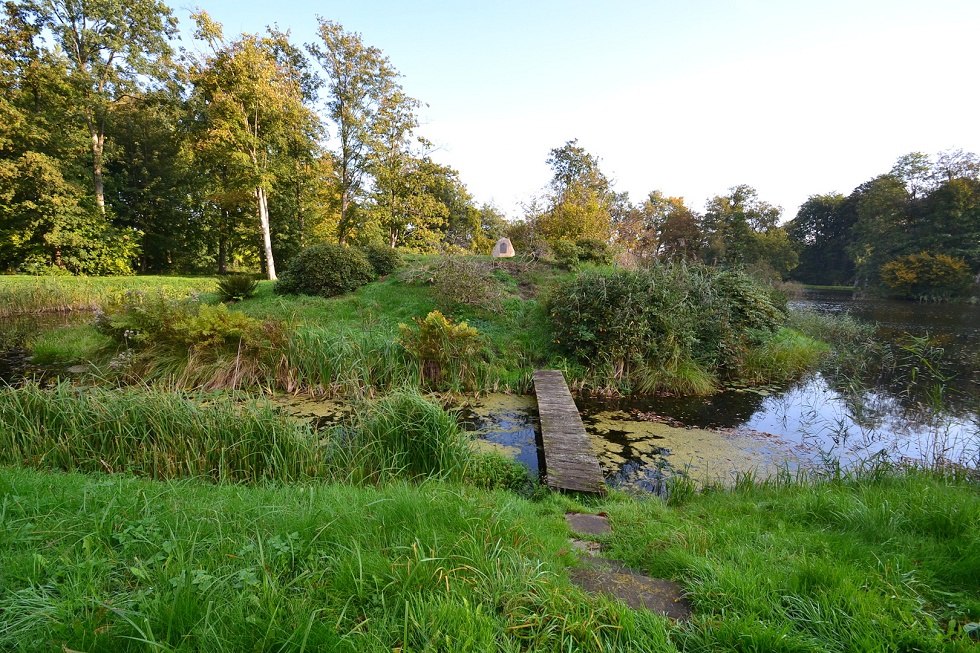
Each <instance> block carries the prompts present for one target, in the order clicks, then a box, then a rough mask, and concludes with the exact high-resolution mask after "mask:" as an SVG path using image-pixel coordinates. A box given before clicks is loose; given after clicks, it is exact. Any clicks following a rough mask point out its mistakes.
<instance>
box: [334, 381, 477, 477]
mask: <svg viewBox="0 0 980 653" xmlns="http://www.w3.org/2000/svg"><path fill="white" fill-rule="evenodd" d="M335 438H336V439H337V440H338V441H339V442H341V443H342V445H341V446H340V449H341V450H342V451H346V452H349V453H348V456H347V462H346V464H345V466H346V467H347V468H348V469H351V470H352V473H353V474H355V475H356V477H357V478H358V479H359V480H372V481H378V480H387V479H390V478H398V477H401V478H410V479H414V478H428V477H456V478H459V477H461V476H462V474H463V471H464V470H465V468H466V466H467V465H468V464H469V463H470V462H471V461H472V458H473V454H472V452H471V451H470V448H469V446H468V445H467V437H466V435H465V434H464V433H463V431H462V430H461V429H460V427H459V424H458V423H457V421H456V417H455V416H454V415H452V414H450V413H447V412H446V411H445V410H443V409H442V407H440V406H438V405H436V404H434V403H432V402H430V401H428V400H427V399H426V398H425V397H423V396H422V395H420V394H419V393H418V392H417V391H415V390H410V389H401V390H396V391H395V392H392V393H391V394H388V395H386V396H384V397H382V398H381V399H378V400H375V401H370V402H365V403H363V404H362V405H361V406H360V407H359V408H358V409H357V412H356V416H355V419H354V421H353V424H351V425H350V426H347V427H339V428H338V429H337V430H336V431H335Z"/></svg>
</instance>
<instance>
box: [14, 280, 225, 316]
mask: <svg viewBox="0 0 980 653" xmlns="http://www.w3.org/2000/svg"><path fill="white" fill-rule="evenodd" d="M128 290H148V291H159V292H164V293H167V294H168V295H171V296H173V297H187V296H190V295H194V294H200V293H209V292H213V291H214V290H215V280H214V279H212V278H209V277H201V278H189V277H157V276H146V277H29V276H22V275H17V276H10V275H8V276H0V316H7V315H20V314H25V313H47V312H59V311H60V312H67V311H86V310H87V311H94V310H96V309H98V308H100V307H102V306H104V305H105V304H106V303H107V302H110V301H114V300H117V299H118V298H119V297H121V296H122V295H123V294H124V293H125V292H126V291H128Z"/></svg>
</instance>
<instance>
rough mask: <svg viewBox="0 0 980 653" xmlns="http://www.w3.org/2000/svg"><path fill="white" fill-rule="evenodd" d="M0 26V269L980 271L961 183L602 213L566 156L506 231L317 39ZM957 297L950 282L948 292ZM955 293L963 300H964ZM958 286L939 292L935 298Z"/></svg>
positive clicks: (325, 31) (966, 184)
mask: <svg viewBox="0 0 980 653" xmlns="http://www.w3.org/2000/svg"><path fill="white" fill-rule="evenodd" d="M3 12H4V16H3V21H2V24H0V270H7V271H19V272H27V273H35V274H46V273H47V274H50V273H63V274H64V273H70V274H128V273H132V272H143V273H149V272H165V273H166V272H182V273H193V272H207V273H215V272H217V273H224V272H227V271H231V270H249V271H256V270H259V269H261V270H262V271H264V272H265V273H266V274H267V275H268V276H269V277H270V278H274V277H275V269H276V264H277V263H278V264H279V265H280V266H281V265H282V264H283V263H284V262H285V261H286V260H288V259H289V258H291V257H292V256H293V255H294V254H295V253H296V252H298V251H299V250H301V249H303V248H304V247H306V246H308V245H309V244H312V243H315V242H340V243H361V244H364V243H371V242H373V243H380V244H385V245H388V246H392V247H400V248H405V249H409V250H414V251H422V252H425V251H438V250H443V251H445V250H447V249H448V250H450V251H452V250H457V251H463V250H465V251H471V252H476V253H488V252H489V249H490V247H491V245H492V243H493V242H494V241H495V240H496V239H497V238H498V237H500V236H502V235H508V236H510V237H511V238H512V240H514V242H515V244H517V245H518V249H519V250H522V251H525V252H526V251H532V250H534V251H538V252H539V253H545V252H546V251H547V252H551V253H552V254H557V255H559V257H564V258H566V259H567V258H571V259H574V258H575V256H576V254H575V252H576V251H582V252H584V253H585V254H586V256H585V258H588V254H589V252H592V251H594V250H595V246H596V243H600V244H601V243H607V244H611V245H612V246H613V251H614V252H617V253H618V254H619V255H620V257H621V262H634V263H643V262H644V261H645V260H650V259H653V258H660V259H662V258H678V257H684V258H690V259H700V260H703V261H705V262H708V263H712V264H718V265H723V266H728V267H736V266H737V267H746V268H748V269H750V270H754V271H755V272H757V273H758V274H760V275H764V276H765V275H767V276H770V277H772V278H777V277H781V278H795V279H799V280H802V281H805V282H810V283H821V284H852V283H857V284H859V285H863V286H881V285H882V284H884V286H886V287H887V288H889V289H891V290H892V291H894V292H898V293H902V294H908V295H913V296H914V295H919V296H923V295H932V294H934V290H933V286H930V285H929V284H928V283H926V285H924V286H923V285H922V282H923V280H926V281H929V279H932V280H935V279H939V278H941V279H942V284H944V285H945V286H946V287H947V290H948V288H952V287H953V286H956V288H957V289H955V290H953V291H949V292H946V291H945V290H944V291H943V292H941V293H939V294H953V293H954V292H962V289H963V288H965V287H966V286H968V285H969V279H971V278H972V275H976V274H977V273H978V272H980V180H978V176H980V163H978V159H977V157H976V156H975V155H973V154H969V153H964V152H960V151H952V152H945V153H942V154H939V155H938V156H936V157H935V158H933V159H930V158H929V157H928V156H926V155H924V154H921V153H913V154H909V155H906V156H904V157H902V158H901V159H899V161H898V162H897V163H896V165H895V167H894V168H893V169H892V170H891V171H890V172H889V173H888V174H884V175H881V176H878V177H875V178H874V179H872V180H870V181H868V182H866V183H865V184H862V185H861V186H859V187H858V188H856V189H855V190H854V191H853V192H852V193H851V194H850V195H848V196H843V195H837V194H828V195H814V196H812V197H811V198H810V199H809V200H807V202H806V203H805V204H804V205H803V207H802V208H801V209H800V212H799V214H798V215H797V216H796V217H795V218H794V219H793V220H791V221H790V222H788V223H787V224H785V225H783V226H780V221H781V218H782V217H783V216H782V212H781V209H780V208H779V207H776V206H773V205H772V204H769V203H767V202H765V201H763V200H762V199H760V198H759V197H758V193H757V192H756V191H755V190H754V189H753V188H752V187H750V186H747V185H741V186H736V187H734V188H731V189H730V190H729V191H728V192H727V193H726V194H723V195H719V196H716V197H714V198H712V199H710V200H709V201H708V202H707V207H706V210H705V211H704V213H703V214H699V213H696V212H695V211H693V210H692V209H690V208H689V207H687V206H686V205H685V203H684V201H683V200H682V199H681V198H676V197H669V196H666V195H664V194H663V193H661V192H659V191H654V192H652V193H650V194H649V196H648V197H647V198H646V199H644V200H643V201H641V202H639V203H633V202H631V201H630V199H629V197H628V196H627V195H626V194H625V193H619V192H616V191H615V190H614V189H613V187H612V184H611V183H610V181H609V180H608V178H607V177H606V176H605V175H604V174H603V173H602V171H601V170H600V167H599V160H598V158H596V157H595V156H593V155H592V154H590V153H588V152H587V151H585V150H584V149H583V148H582V147H580V146H579V145H578V143H577V142H576V141H574V140H572V141H569V142H567V143H565V144H564V145H563V146H561V147H557V148H555V149H553V150H552V151H551V152H550V155H549V157H548V163H549V164H550V165H551V167H552V170H553V178H552V181H551V183H550V184H549V186H548V187H547V188H546V189H545V190H544V191H543V192H542V194H541V195H540V197H537V198H533V199H532V200H530V201H529V202H528V204H527V205H526V207H525V211H524V215H522V216H512V220H511V221H508V220H506V219H505V216H504V215H503V214H502V213H501V211H499V210H498V209H496V208H495V207H493V206H490V205H483V206H479V205H477V204H476V203H475V202H474V200H473V197H472V196H471V195H470V193H469V192H468V191H467V189H466V187H465V185H464V184H463V182H462V181H461V180H460V176H459V173H458V172H457V171H456V170H454V169H452V168H450V167H448V166H445V165H442V164H439V163H437V162H435V161H434V160H432V158H431V157H430V156H429V153H430V151H431V149H432V145H431V144H430V143H428V142H427V141H425V139H423V138H421V137H420V136H419V135H418V134H417V127H418V117H417V110H418V107H419V106H420V103H419V102H418V101H417V100H415V99H414V98H411V97H409V96H407V95H406V94H405V93H404V90H403V89H402V87H401V85H400V83H399V78H400V76H399V73H398V71H397V70H396V69H395V68H394V66H393V65H392V63H391V62H390V61H389V60H388V58H387V57H386V56H385V55H384V53H383V52H382V51H381V50H379V49H378V48H376V47H372V46H369V45H367V44H365V43H364V42H363V40H362V38H361V36H360V35H359V34H356V33H352V32H348V31H345V30H344V28H343V27H342V26H341V25H339V24H337V23H336V22H333V21H330V20H327V19H324V18H319V19H318V21H319V22H318V28H319V29H318V38H317V39H316V41H315V42H314V43H309V44H302V45H301V44H296V43H294V42H293V41H292V40H291V39H290V38H289V34H288V33H286V32H283V31H281V30H279V29H277V28H269V29H268V30H266V31H265V32H264V33H261V34H240V35H237V36H234V37H233V38H232V37H226V36H225V35H224V34H223V33H222V29H221V25H220V24H218V23H216V22H215V21H213V20H212V19H211V18H210V17H209V16H208V14H207V13H205V12H203V11H199V12H197V13H194V14H192V20H193V21H194V25H195V31H194V42H193V44H192V45H190V46H189V47H181V46H180V45H179V43H178V41H177V40H176V36H177V22H176V19H175V18H174V16H173V14H172V12H171V10H170V8H169V7H167V6H166V5H165V4H163V3H162V2H159V1H158V0H120V1H118V2H112V3H78V2H71V1H69V0H16V1H12V2H7V3H6V4H5V5H4V9H3ZM964 279H966V280H967V281H965V282H964ZM964 283H965V284H966V285H964ZM957 284H959V285H957Z"/></svg>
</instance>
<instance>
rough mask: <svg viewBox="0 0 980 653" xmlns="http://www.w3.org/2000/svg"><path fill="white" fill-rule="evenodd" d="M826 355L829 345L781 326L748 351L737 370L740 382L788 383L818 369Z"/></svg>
mask: <svg viewBox="0 0 980 653" xmlns="http://www.w3.org/2000/svg"><path fill="white" fill-rule="evenodd" d="M829 352H830V346H829V345H827V344H826V343H824V342H821V341H818V340H814V339H813V338H810V337H809V336H805V335H803V334H802V333H800V332H799V331H795V330H793V329H789V328H786V327H782V328H780V329H779V330H778V331H777V332H776V333H774V334H773V335H772V337H771V338H767V339H766V340H765V341H764V342H763V343H762V345H761V346H759V347H756V348H755V349H750V350H749V352H748V354H747V355H746V357H745V361H744V362H743V364H742V368H741V370H740V371H739V377H740V381H743V382H747V383H779V382H784V381H790V380H792V379H794V378H799V377H800V376H802V375H803V374H805V373H806V372H807V371H808V370H812V369H814V368H815V367H817V365H818V364H819V363H820V361H821V359H822V358H823V357H824V356H825V355H827V354H828V353H829Z"/></svg>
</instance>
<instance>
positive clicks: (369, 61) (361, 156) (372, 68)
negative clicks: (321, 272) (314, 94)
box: [307, 18, 414, 243]
mask: <svg viewBox="0 0 980 653" xmlns="http://www.w3.org/2000/svg"><path fill="white" fill-rule="evenodd" d="M318 20H319V23H320V28H319V35H320V41H321V42H320V43H317V44H311V45H308V46H307V49H308V50H309V52H310V54H312V55H313V57H314V58H315V59H316V60H317V62H318V63H319V64H320V67H321V68H322V69H323V71H324V73H325V74H326V77H327V81H326V87H327V101H326V105H327V112H328V114H329V116H330V118H331V119H332V120H333V122H334V124H335V126H336V128H337V139H336V140H337V149H336V155H335V159H336V165H335V167H334V170H335V172H336V175H337V181H338V183H339V186H340V220H339V223H338V227H337V238H338V240H339V241H340V242H341V243H343V242H345V241H346V240H347V238H348V236H349V235H350V234H351V233H352V231H353V230H354V229H355V227H356V226H357V219H356V214H357V209H356V203H357V202H358V201H359V200H360V199H361V194H362V192H363V190H364V188H365V178H366V176H367V174H368V172H369V168H370V165H371V161H372V158H373V157H374V156H375V154H376V151H377V141H378V138H379V131H380V130H382V129H384V128H385V127H384V126H383V125H382V124H380V123H381V122H382V112H384V114H383V115H384V117H385V118H387V119H391V118H392V116H399V115H400V116H401V118H403V119H406V118H407V116H406V115H405V114H406V113H410V111H408V109H409V107H406V106H400V105H399V102H398V98H404V101H406V102H408V101H409V99H408V98H407V96H405V95H404V94H403V93H402V92H401V87H400V86H399V84H398V83H397V79H398V72H397V71H396V70H395V68H394V67H393V66H392V65H391V63H390V62H389V61H388V58H387V57H386V56H384V54H383V53H382V52H381V50H379V49H377V48H375V47H371V46H367V45H365V44H364V42H363V41H362V40H361V36H360V34H356V33H351V32H346V31H345V30H344V28H343V27H342V26H341V25H340V24H339V23H335V22H333V21H329V20H326V19H324V18H319V19H318ZM412 102H414V101H412ZM412 108H414V105H413V107H412ZM409 121H410V122H413V123H414V115H413V116H411V118H410V120H409ZM387 126H388V127H390V126H391V125H390V124H388V125H387ZM413 126H414V125H413Z"/></svg>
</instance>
